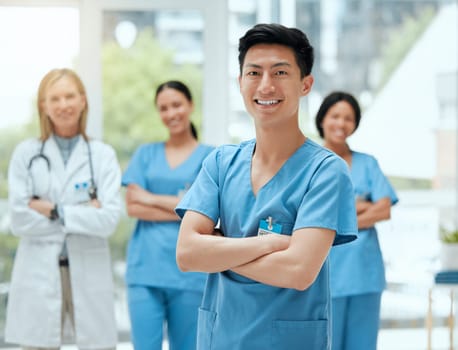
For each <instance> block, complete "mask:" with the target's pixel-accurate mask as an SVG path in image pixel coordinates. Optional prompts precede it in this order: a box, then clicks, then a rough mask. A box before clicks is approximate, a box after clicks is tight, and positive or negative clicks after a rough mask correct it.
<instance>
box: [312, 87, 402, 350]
mask: <svg viewBox="0 0 458 350" xmlns="http://www.w3.org/2000/svg"><path fill="white" fill-rule="evenodd" d="M360 119H361V112H360V108H359V105H358V102H357V101H356V99H355V98H354V97H353V96H352V95H350V94H348V93H345V92H333V93H331V94H330V95H328V96H327V97H326V98H325V99H324V101H323V103H322V104H321V106H320V109H319V111H318V113H317V116H316V119H315V121H316V127H317V129H318V132H319V134H320V136H321V137H322V138H323V139H324V146H325V147H326V148H328V149H330V150H332V151H334V152H335V153H336V154H338V155H339V156H340V157H342V158H343V159H344V160H345V161H346V163H347V165H348V167H349V168H350V173H351V178H352V181H353V186H354V189H355V194H354V197H355V201H356V211H357V215H358V229H359V234H358V239H357V240H356V241H354V242H351V243H350V244H346V245H345V246H339V247H334V248H333V249H331V253H330V279H331V295H332V349H333V350H359V349H361V350H375V349H376V348H377V334H378V329H379V323H380V301H381V297H382V291H383V289H384V288H385V285H386V282H385V270H384V265H383V258H382V253H381V250H380V245H379V242H378V237H377V230H376V229H375V226H374V225H375V224H376V223H377V222H379V221H382V220H387V219H389V218H390V211H391V206H392V205H394V204H395V203H396V202H397V201H398V198H397V197H396V193H395V192H394V190H393V188H392V186H391V185H390V183H389V181H388V179H387V178H386V177H385V175H384V174H383V173H382V171H381V169H380V167H379V165H378V162H377V160H376V159H375V158H374V157H373V156H371V155H368V154H365V153H360V152H355V151H353V150H351V149H350V147H349V146H348V144H347V138H348V137H349V136H350V135H352V134H353V133H354V132H355V130H356V129H357V128H358V125H359V121H360Z"/></svg>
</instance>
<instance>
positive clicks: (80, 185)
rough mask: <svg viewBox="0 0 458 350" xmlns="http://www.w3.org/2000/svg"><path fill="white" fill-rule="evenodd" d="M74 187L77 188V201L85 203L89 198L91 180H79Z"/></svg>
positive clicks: (75, 196)
mask: <svg viewBox="0 0 458 350" xmlns="http://www.w3.org/2000/svg"><path fill="white" fill-rule="evenodd" d="M73 188H74V189H75V193H74V198H75V203H84V202H87V201H88V200H89V182H87V181H84V182H77V183H75V184H74V185H73Z"/></svg>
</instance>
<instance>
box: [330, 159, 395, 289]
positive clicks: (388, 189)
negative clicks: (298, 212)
mask: <svg viewBox="0 0 458 350" xmlns="http://www.w3.org/2000/svg"><path fill="white" fill-rule="evenodd" d="M350 170H351V178H352V181H353V186H354V189H355V193H354V197H355V198H358V197H360V198H362V199H365V200H369V201H371V202H377V201H378V200H380V199H382V198H385V197H389V198H390V199H391V203H392V205H394V204H396V203H397V202H398V198H397V196H396V193H395V192H394V189H393V187H392V186H391V184H390V182H389V181H388V179H387V178H386V177H385V175H384V174H383V172H382V170H381V169H380V166H379V164H378V162H377V160H376V159H375V158H374V157H373V156H371V155H368V154H365V153H360V152H354V151H352V160H351V169H350ZM329 261H330V270H331V272H330V280H331V295H332V296H333V297H343V296H349V295H357V294H364V293H379V292H382V291H383V289H384V288H385V286H386V281H385V268H384V264H383V258H382V252H381V250H380V244H379V241H378V237H377V230H376V229H375V227H371V228H369V229H364V230H359V234H358V239H357V240H355V241H354V242H351V243H350V244H346V245H345V246H341V247H333V248H332V249H331V253H330V257H329Z"/></svg>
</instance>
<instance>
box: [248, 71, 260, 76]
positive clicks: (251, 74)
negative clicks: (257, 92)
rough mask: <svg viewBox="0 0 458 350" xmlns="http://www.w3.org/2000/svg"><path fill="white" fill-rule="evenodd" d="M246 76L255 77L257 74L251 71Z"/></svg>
mask: <svg viewBox="0 0 458 350" xmlns="http://www.w3.org/2000/svg"><path fill="white" fill-rule="evenodd" d="M247 75H250V76H256V75H259V73H258V72H255V71H251V72H248V73H247Z"/></svg>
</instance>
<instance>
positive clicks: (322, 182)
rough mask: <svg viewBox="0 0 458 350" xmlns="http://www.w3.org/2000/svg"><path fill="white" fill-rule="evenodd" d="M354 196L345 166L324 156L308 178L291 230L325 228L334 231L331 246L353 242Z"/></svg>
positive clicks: (354, 232)
mask: <svg viewBox="0 0 458 350" xmlns="http://www.w3.org/2000/svg"><path fill="white" fill-rule="evenodd" d="M354 198H355V197H354V190H353V185H352V182H351V178H350V174H349V171H348V167H347V165H346V164H345V163H344V161H343V160H341V159H340V158H337V157H335V156H330V157H328V158H326V159H325V160H324V161H323V162H322V163H321V164H320V165H319V166H318V168H317V170H316V172H315V174H314V175H313V177H312V178H311V180H310V184H309V187H308V190H307V192H306V193H305V195H304V197H303V199H302V203H301V206H300V207H299V210H298V213H297V218H296V222H295V225H294V230H297V229H300V228H305V227H319V228H327V229H330V230H334V231H336V237H335V239H334V243H333V245H338V244H342V243H347V242H351V241H353V240H354V239H356V235H357V232H358V225H357V220H356V208H355V199H354Z"/></svg>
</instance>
